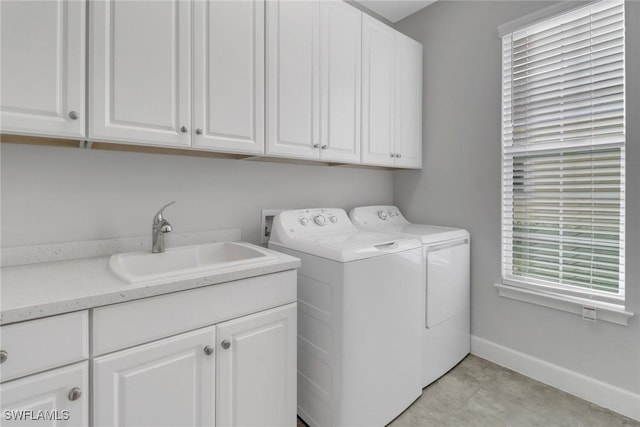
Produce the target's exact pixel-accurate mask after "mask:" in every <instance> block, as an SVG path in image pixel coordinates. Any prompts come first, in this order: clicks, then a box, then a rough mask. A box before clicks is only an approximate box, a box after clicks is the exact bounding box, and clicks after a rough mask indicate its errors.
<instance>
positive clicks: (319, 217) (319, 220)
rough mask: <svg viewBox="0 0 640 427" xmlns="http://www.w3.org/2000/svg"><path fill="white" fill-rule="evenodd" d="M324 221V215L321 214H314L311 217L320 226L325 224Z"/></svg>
mask: <svg viewBox="0 0 640 427" xmlns="http://www.w3.org/2000/svg"><path fill="white" fill-rule="evenodd" d="M326 221H327V220H326V219H325V217H324V216H323V215H316V216H314V217H313V222H315V223H316V224H317V225H319V226H320V227H322V226H323V225H324V224H325V222H326Z"/></svg>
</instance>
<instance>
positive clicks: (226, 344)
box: [221, 340, 231, 350]
mask: <svg viewBox="0 0 640 427" xmlns="http://www.w3.org/2000/svg"><path fill="white" fill-rule="evenodd" d="M221 345H222V348H224V349H225V350H226V349H228V348H229V347H231V343H230V342H229V341H228V340H224V341H222V344H221Z"/></svg>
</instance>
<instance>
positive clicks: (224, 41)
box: [193, 0, 264, 153]
mask: <svg viewBox="0 0 640 427" xmlns="http://www.w3.org/2000/svg"><path fill="white" fill-rule="evenodd" d="M193 6H194V57H193V64H194V81H193V89H194V91H193V101H194V112H193V128H194V130H195V134H194V135H193V146H194V147H196V148H200V149H205V150H207V149H209V150H215V151H230V152H244V153H264V2H263V1H237V0H233V1H220V0H197V1H195V2H194V4H193Z"/></svg>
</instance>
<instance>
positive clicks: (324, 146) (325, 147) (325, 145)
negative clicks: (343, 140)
mask: <svg viewBox="0 0 640 427" xmlns="http://www.w3.org/2000/svg"><path fill="white" fill-rule="evenodd" d="M327 147H329V146H328V145H327V144H324V145H323V146H322V147H320V148H322V149H323V150H326V149H327Z"/></svg>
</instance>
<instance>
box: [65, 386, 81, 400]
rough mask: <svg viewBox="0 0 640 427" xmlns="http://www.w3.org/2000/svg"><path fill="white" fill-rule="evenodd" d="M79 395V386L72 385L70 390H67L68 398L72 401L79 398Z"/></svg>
mask: <svg viewBox="0 0 640 427" xmlns="http://www.w3.org/2000/svg"><path fill="white" fill-rule="evenodd" d="M80 396H82V391H81V390H80V388H79V387H74V388H72V389H71V390H69V396H68V397H69V400H71V401H74V400H78V399H80Z"/></svg>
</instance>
